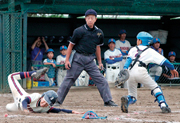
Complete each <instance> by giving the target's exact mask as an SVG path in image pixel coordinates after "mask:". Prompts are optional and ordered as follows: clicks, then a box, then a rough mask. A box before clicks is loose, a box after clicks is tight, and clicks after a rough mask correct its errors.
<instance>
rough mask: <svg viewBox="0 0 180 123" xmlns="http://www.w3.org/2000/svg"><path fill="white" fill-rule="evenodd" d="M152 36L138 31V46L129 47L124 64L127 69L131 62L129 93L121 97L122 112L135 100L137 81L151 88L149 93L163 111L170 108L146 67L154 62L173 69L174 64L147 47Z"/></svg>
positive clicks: (126, 110) (167, 110) (167, 111)
mask: <svg viewBox="0 0 180 123" xmlns="http://www.w3.org/2000/svg"><path fill="white" fill-rule="evenodd" d="M152 38H153V37H152V36H151V35H150V34H149V33H147V32H140V33H139V34H138V35H137V39H138V41H139V42H140V40H141V42H142V43H141V44H140V45H138V46H137V47H138V48H137V47H133V48H131V49H130V51H129V53H128V58H127V61H126V63H125V65H124V69H128V68H129V66H130V64H131V67H130V69H129V74H130V75H129V76H130V77H129V79H128V81H127V82H128V94H129V95H128V96H123V97H122V98H121V107H122V108H121V109H122V111H123V112H126V113H127V112H128V105H129V104H134V103H135V102H136V100H137V84H138V83H141V84H143V85H144V86H145V87H147V88H149V89H151V94H152V95H154V96H155V98H156V101H157V102H158V103H159V106H160V108H161V110H162V112H163V113H169V112H171V110H170V108H169V107H168V105H167V104H166V100H165V98H164V95H163V92H162V90H161V88H160V87H159V86H158V84H157V83H156V82H155V81H154V80H153V79H152V78H151V77H150V75H149V74H148V71H147V68H146V67H147V65H148V64H149V63H155V64H158V65H165V66H167V67H168V68H169V69H170V70H174V66H173V65H172V64H171V63H170V62H169V61H168V60H167V59H166V58H165V57H164V56H162V55H160V54H159V53H158V52H156V51H155V50H153V49H152V48H147V45H149V43H150V41H151V40H152ZM137 43H138V42H137ZM146 48H147V49H146ZM138 49H139V50H138ZM144 49H146V50H144ZM143 50H144V51H143ZM138 51H139V52H138ZM142 51H143V52H142ZM139 54H140V57H139V58H138V60H137V59H136V57H137V56H139ZM135 61H137V62H136V63H135V64H134V62H135ZM133 65H134V66H133Z"/></svg>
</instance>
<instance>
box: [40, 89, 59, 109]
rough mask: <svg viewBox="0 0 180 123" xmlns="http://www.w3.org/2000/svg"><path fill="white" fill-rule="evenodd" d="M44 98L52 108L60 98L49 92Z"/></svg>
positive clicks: (43, 95) (51, 91)
mask: <svg viewBox="0 0 180 123" xmlns="http://www.w3.org/2000/svg"><path fill="white" fill-rule="evenodd" d="M42 97H44V99H45V100H46V102H47V103H48V104H49V105H50V106H53V104H54V103H55V102H56V100H57V98H58V95H57V93H56V92H55V91H53V90H49V91H47V92H45V93H43V94H42Z"/></svg>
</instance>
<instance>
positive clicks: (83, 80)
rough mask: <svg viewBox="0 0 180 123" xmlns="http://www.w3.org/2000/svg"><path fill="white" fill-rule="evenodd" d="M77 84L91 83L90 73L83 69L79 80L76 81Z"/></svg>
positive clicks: (85, 84)
mask: <svg viewBox="0 0 180 123" xmlns="http://www.w3.org/2000/svg"><path fill="white" fill-rule="evenodd" d="M75 85H76V86H88V85H89V75H88V73H87V72H86V71H85V70H83V71H82V72H81V74H80V75H79V77H78V78H77V80H76V81H75Z"/></svg>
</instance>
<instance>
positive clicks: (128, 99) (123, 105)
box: [121, 95, 137, 113]
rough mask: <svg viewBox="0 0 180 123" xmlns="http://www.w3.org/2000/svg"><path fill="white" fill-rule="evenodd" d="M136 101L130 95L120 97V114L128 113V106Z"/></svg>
mask: <svg viewBox="0 0 180 123" xmlns="http://www.w3.org/2000/svg"><path fill="white" fill-rule="evenodd" d="M136 101H137V100H136V98H135V97H133V96H130V95H128V96H123V97H121V110H122V112H125V113H128V106H129V104H134V103H135V102H136Z"/></svg>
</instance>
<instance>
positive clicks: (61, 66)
mask: <svg viewBox="0 0 180 123" xmlns="http://www.w3.org/2000/svg"><path fill="white" fill-rule="evenodd" d="M50 66H51V65H32V67H38V68H39V69H40V68H43V67H50ZM58 68H65V65H64V64H63V65H56V70H55V72H56V73H55V80H56V78H57V75H56V74H57V69H58ZM34 82H35V81H34V78H33V77H31V87H30V88H34V86H33V85H34ZM54 82H57V81H54ZM35 87H36V88H37V87H51V86H35ZM30 88H28V89H30Z"/></svg>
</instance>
